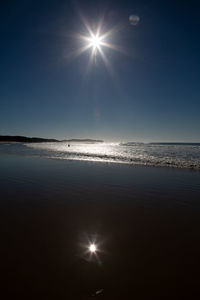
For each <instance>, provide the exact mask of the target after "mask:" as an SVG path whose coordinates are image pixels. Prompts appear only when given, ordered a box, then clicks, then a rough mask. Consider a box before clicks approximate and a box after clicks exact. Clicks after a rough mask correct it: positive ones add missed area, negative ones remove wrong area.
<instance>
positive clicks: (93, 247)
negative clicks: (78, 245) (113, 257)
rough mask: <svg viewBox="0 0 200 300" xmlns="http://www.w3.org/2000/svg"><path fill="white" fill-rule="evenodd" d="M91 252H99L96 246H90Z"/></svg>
mask: <svg viewBox="0 0 200 300" xmlns="http://www.w3.org/2000/svg"><path fill="white" fill-rule="evenodd" d="M89 250H90V252H91V253H95V252H96V251H97V247H96V246H95V244H91V245H90V246H89Z"/></svg>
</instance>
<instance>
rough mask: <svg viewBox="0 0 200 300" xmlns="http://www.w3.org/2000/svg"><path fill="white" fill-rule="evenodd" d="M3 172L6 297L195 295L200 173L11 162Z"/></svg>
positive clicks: (199, 269) (199, 267)
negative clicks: (91, 249) (91, 248)
mask: <svg viewBox="0 0 200 300" xmlns="http://www.w3.org/2000/svg"><path fill="white" fill-rule="evenodd" d="M0 166H1V168H0V191H1V202H0V220H1V227H0V228H1V230H0V232H1V250H0V251H1V275H2V278H3V280H2V281H1V283H2V288H1V295H2V297H3V298H2V299H7V298H10V297H14V298H16V297H17V298H19V299H27V298H28V299H90V298H92V295H93V294H94V293H95V291H97V290H101V289H103V291H102V293H101V294H100V295H99V296H97V297H101V298H102V299H165V298H170V299H186V298H187V299H188V298H191V297H192V298H198V296H199V295H200V290H199V286H200V260H199V253H200V233H199V232H200V217H199V216H200V200H199V199H200V172H194V171H187V170H178V169H177V170H176V169H167V168H152V167H139V166H135V167H134V166H128V165H118V164H110V165H109V164H104V163H88V162H78V161H71V162H70V161H63V160H50V159H44V158H37V157H23V156H21V157H20V156H14V155H10V156H6V155H1V156H0ZM94 239H95V240H96V241H97V246H98V250H99V251H98V252H97V256H95V255H94V256H93V257H91V258H90V257H89V255H88V253H86V250H87V246H88V241H89V240H94Z"/></svg>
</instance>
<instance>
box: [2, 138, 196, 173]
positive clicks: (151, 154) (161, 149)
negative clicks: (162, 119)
mask: <svg viewBox="0 0 200 300" xmlns="http://www.w3.org/2000/svg"><path fill="white" fill-rule="evenodd" d="M0 153H4V154H17V155H26V156H40V157H48V158H54V159H64V160H84V161H94V162H95V161H98V162H108V163H125V164H132V165H147V166H159V167H172V168H186V169H194V170H200V144H139V143H138V144H137V143H136V144H133V143H127V144H119V143H70V145H69V144H68V143H66V142H59V143H30V144H23V143H2V144H1V145H0Z"/></svg>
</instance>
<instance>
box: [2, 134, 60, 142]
mask: <svg viewBox="0 0 200 300" xmlns="http://www.w3.org/2000/svg"><path fill="white" fill-rule="evenodd" d="M0 142H21V143H43V142H59V141H58V140H56V139H44V138H38V137H27V136H10V135H0Z"/></svg>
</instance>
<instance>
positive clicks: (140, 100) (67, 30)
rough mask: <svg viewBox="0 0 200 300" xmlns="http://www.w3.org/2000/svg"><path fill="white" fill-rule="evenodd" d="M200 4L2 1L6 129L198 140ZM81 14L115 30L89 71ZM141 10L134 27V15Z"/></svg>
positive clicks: (2, 116)
mask: <svg viewBox="0 0 200 300" xmlns="http://www.w3.org/2000/svg"><path fill="white" fill-rule="evenodd" d="M198 2H199V1H184V0H182V1H175V0H174V1H150V0H148V1H142V0H141V1H134V0H133V1H102V0H101V1H98V0H95V1H94V0H93V1H92V0H91V1H84V0H82V1H79V2H78V1H76V2H75V1H52V0H48V1H36V0H35V1H31V0H29V1H28V0H26V1H20V0H19V1H6V0H5V1H1V4H0V5H1V6H0V31H1V46H0V70H1V71H0V77H1V78H0V134H10V135H17V134H18V135H27V136H41V137H55V138H73V137H74V138H84V137H87V138H102V139H105V140H111V141H120V140H123V141H125V140H129V141H130V140H131V141H134V140H137V141H194V142H195V141H196V142H200V117H199V116H200V55H199V53H200V38H199V32H200V4H199V3H198ZM80 12H81V13H82V14H83V15H84V16H85V18H86V19H87V20H88V23H89V24H90V26H91V27H92V28H93V30H95V28H96V26H97V24H98V21H99V19H100V18H101V17H102V16H104V22H103V28H102V33H104V32H106V31H108V30H110V29H112V28H113V27H115V26H117V27H116V28H117V29H116V30H115V31H114V32H113V34H112V35H110V36H109V37H108V38H107V42H109V43H113V44H115V45H118V46H119V47H121V48H123V49H124V50H125V52H126V54H123V53H120V52H117V51H114V50H112V49H108V48H106V47H104V46H102V47H101V49H102V50H103V51H104V54H105V56H106V58H107V59H108V61H109V64H110V66H112V74H111V73H110V72H109V70H108V69H107V68H106V66H105V64H104V62H103V60H102V58H101V55H100V53H97V56H96V61H94V62H93V64H92V66H91V69H90V70H89V71H88V70H87V66H88V61H89V57H90V54H91V51H92V48H90V49H88V50H87V51H85V52H84V53H83V54H81V55H80V56H78V57H75V53H76V50H77V49H78V48H80V47H82V46H83V41H81V40H80V39H75V38H74V37H73V34H83V35H88V33H87V30H86V28H85V27H84V24H83V22H82V20H81V18H80ZM133 14H135V15H138V16H139V17H140V22H139V23H138V24H137V25H136V26H132V25H131V24H130V23H129V16H130V15H133Z"/></svg>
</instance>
